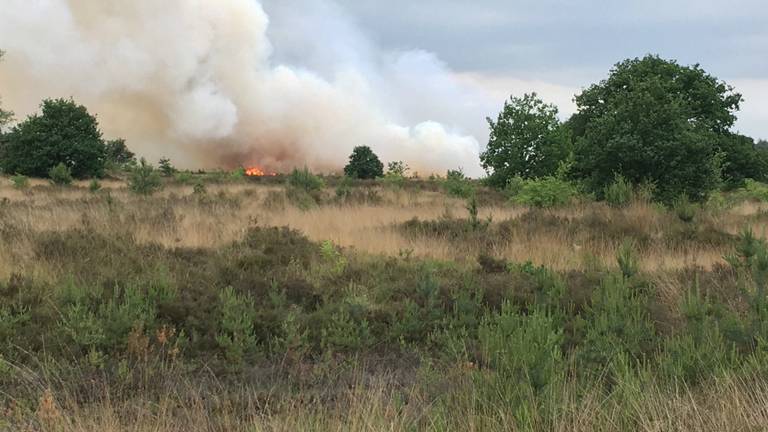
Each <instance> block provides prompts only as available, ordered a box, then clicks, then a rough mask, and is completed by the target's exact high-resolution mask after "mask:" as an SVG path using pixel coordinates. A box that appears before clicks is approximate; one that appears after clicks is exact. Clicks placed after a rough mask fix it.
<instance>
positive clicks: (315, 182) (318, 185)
mask: <svg viewBox="0 0 768 432" xmlns="http://www.w3.org/2000/svg"><path fill="white" fill-rule="evenodd" d="M288 185H289V186H291V187H293V188H296V189H300V190H303V191H305V192H309V193H311V192H318V191H320V190H322V189H323V188H324V187H325V182H324V181H323V179H321V178H320V177H318V176H316V175H314V174H312V171H310V170H309V168H307V167H304V168H303V169H298V168H295V169H294V170H293V172H292V173H291V175H290V176H289V177H288Z"/></svg>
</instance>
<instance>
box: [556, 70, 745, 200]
mask: <svg viewBox="0 0 768 432" xmlns="http://www.w3.org/2000/svg"><path fill="white" fill-rule="evenodd" d="M741 100H742V98H741V95H740V94H738V93H736V92H735V91H734V90H733V88H732V87H730V86H728V85H727V84H725V83H724V82H722V81H720V80H718V79H717V78H715V77H713V76H711V75H709V74H707V73H706V72H705V71H704V70H703V69H701V68H700V67H699V66H698V65H694V66H681V65H679V64H678V63H677V62H675V61H669V60H664V59H661V58H659V57H658V56H652V55H649V56H646V57H644V58H642V59H633V60H626V61H624V62H621V63H619V64H617V65H616V66H615V67H614V69H613V70H612V71H611V73H610V75H609V77H608V78H607V79H606V80H604V81H602V82H600V83H599V84H595V85H592V86H591V87H589V88H587V89H586V90H584V92H583V93H581V94H580V95H578V96H576V104H577V106H578V112H577V113H576V114H575V115H574V116H573V117H572V118H571V120H569V122H568V125H569V127H570V128H571V130H572V133H573V135H574V137H575V142H576V148H575V162H576V164H575V167H574V172H575V174H576V175H579V176H580V177H582V178H583V179H585V180H586V184H587V186H588V187H590V188H591V189H592V191H594V192H595V193H597V194H598V195H599V194H601V193H602V192H601V191H602V190H603V189H604V187H605V186H606V185H607V184H609V183H610V182H612V181H613V179H614V178H615V176H616V174H621V175H622V176H624V177H625V178H626V179H628V180H630V181H632V182H635V183H639V182H642V181H652V182H654V183H655V184H656V187H657V192H658V198H659V199H661V200H663V201H671V200H673V199H675V198H676V197H677V196H680V195H682V194H685V195H688V196H689V197H690V198H691V199H694V200H702V199H704V198H706V196H707V194H708V193H709V192H710V191H711V190H713V189H714V188H715V187H717V185H718V184H719V182H720V174H721V169H722V168H723V162H724V160H723V159H724V158H725V157H726V156H725V154H723V153H727V149H722V148H721V144H722V142H723V141H722V139H723V137H725V136H727V135H728V134H729V130H730V128H731V126H732V125H733V123H734V121H735V120H736V117H735V112H736V111H738V109H739V103H740V102H741ZM723 150H726V151H723Z"/></svg>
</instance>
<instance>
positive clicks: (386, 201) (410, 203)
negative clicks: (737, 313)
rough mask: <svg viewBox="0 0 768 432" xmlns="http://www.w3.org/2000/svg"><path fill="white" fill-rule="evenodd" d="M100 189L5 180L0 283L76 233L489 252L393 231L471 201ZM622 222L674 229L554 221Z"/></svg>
mask: <svg viewBox="0 0 768 432" xmlns="http://www.w3.org/2000/svg"><path fill="white" fill-rule="evenodd" d="M103 186H104V190H103V191H102V192H101V193H99V194H93V193H91V192H89V191H88V190H87V186H86V185H85V184H78V185H76V187H73V188H55V187H51V186H48V185H45V184H44V183H40V182H39V181H35V182H34V184H33V186H32V187H31V188H30V189H28V190H26V191H20V190H16V189H14V188H13V187H12V186H11V185H10V182H8V181H7V180H3V179H0V201H2V204H0V216H2V218H0V228H2V229H5V230H6V231H8V230H11V231H12V232H11V234H12V235H5V236H2V238H3V239H4V240H3V243H4V244H2V245H0V246H2V247H0V277H7V276H8V275H10V274H11V273H13V272H18V271H24V272H28V273H29V272H31V273H33V274H36V273H39V272H43V273H45V270H44V269H40V268H37V267H36V263H35V259H34V254H33V252H32V250H31V247H30V238H32V237H33V236H34V235H35V234H36V233H40V232H45V231H63V230H68V229H73V228H87V229H89V230H94V231H96V232H104V233H109V232H112V231H114V230H122V231H126V232H128V233H130V234H132V235H133V236H134V237H135V238H136V239H137V240H138V241H140V242H154V243H158V244H160V245H163V246H166V247H189V248H216V247H220V246H222V245H224V244H227V243H230V242H233V241H236V240H238V239H239V238H241V236H242V233H243V232H244V231H245V230H246V229H247V228H248V227H249V226H251V225H253V224H255V223H258V224H262V225H269V226H290V227H292V228H295V229H298V230H300V231H302V232H304V233H305V234H306V235H307V236H308V237H309V238H310V239H312V240H316V241H324V240H331V241H333V242H334V243H336V244H338V245H340V246H343V247H348V248H353V249H355V250H358V251H360V252H364V253H371V254H384V255H398V254H401V253H408V254H411V255H413V256H417V257H429V258H434V259H439V260H452V261H458V262H470V261H474V259H475V258H476V257H477V255H478V254H479V253H481V252H488V251H486V250H481V249H480V248H478V247H474V246H473V245H470V244H467V245H462V247H457V246H456V244H455V243H453V242H451V241H449V240H448V239H447V238H440V237H439V236H438V237H430V238H413V237H410V236H407V235H404V234H403V233H402V232H401V231H400V230H398V229H396V228H395V225H397V224H401V223H403V222H405V221H407V220H409V219H412V218H419V219H421V220H433V219H437V218H440V217H442V216H445V215H453V216H457V217H466V213H467V211H466V209H465V205H466V203H465V202H464V201H462V200H458V199H454V198H449V197H447V196H446V195H444V194H442V193H439V192H429V191H421V192H416V191H392V190H388V189H379V193H380V195H381V196H382V197H383V202H382V203H381V204H376V205H374V204H368V203H363V204H348V205H321V206H318V207H314V208H310V209H308V210H302V209H299V208H297V207H295V206H292V205H290V204H288V205H278V206H275V205H273V204H272V203H271V201H270V199H269V197H270V194H276V193H277V194H279V193H280V192H281V191H282V188H281V187H280V186H266V185H259V184H249V183H238V184H222V185H210V186H208V196H209V197H210V198H209V199H207V200H204V201H201V200H199V199H195V198H194V197H193V188H192V186H182V185H174V186H169V187H166V188H165V189H164V190H163V191H162V192H161V193H159V194H157V195H155V196H153V197H150V198H143V197H138V196H135V195H133V194H131V193H130V192H129V191H128V190H127V189H126V188H125V185H124V184H123V183H121V182H118V181H108V182H104V185H103ZM331 193H332V191H331ZM331 193H329V195H330V194H331ZM107 194H108V196H109V198H107ZM526 211H527V209H525V208H521V207H513V206H502V207H483V208H481V209H480V217H481V218H482V219H487V218H492V219H493V220H494V221H503V220H506V219H510V218H518V217H520V216H521V215H522V214H524V213H525V212H526ZM612 212H613V213H612ZM615 212H621V213H622V217H623V218H624V219H625V220H626V221H628V222H629V223H631V224H633V225H635V226H637V227H639V229H642V230H644V231H646V232H648V233H650V235H651V236H652V237H659V236H661V235H663V234H662V233H663V231H664V229H665V224H666V223H667V222H668V220H669V219H668V217H669V215H665V214H663V212H662V211H660V210H659V209H658V208H656V207H655V206H653V205H649V204H645V203H636V204H634V205H632V206H631V207H629V208H627V209H624V210H612V209H608V208H606V207H605V206H603V205H601V204H582V205H577V206H572V207H568V208H565V209H559V210H552V211H550V212H549V213H550V214H552V215H555V216H560V217H569V218H582V217H585V216H588V215H590V214H595V213H600V214H604V215H607V217H608V218H610V217H612V216H611V215H612V214H615ZM764 214H765V206H764V205H759V204H753V203H745V204H742V205H740V206H738V207H736V208H734V209H732V210H730V211H726V212H723V213H719V214H717V215H707V216H706V217H707V218H709V221H710V223H713V224H715V225H716V226H718V227H719V228H720V229H721V230H722V231H725V232H729V233H732V234H736V233H738V232H739V231H740V230H741V229H743V228H744V227H745V226H751V227H752V228H753V229H754V230H755V231H756V233H757V234H758V235H761V236H765V235H766V233H768V217H762V216H763V215H764ZM617 247H618V243H617V242H616V240H615V239H610V238H601V235H600V233H599V232H596V233H591V234H590V236H589V241H586V242H580V241H574V239H573V236H572V235H566V234H564V233H563V231H562V230H558V229H552V230H536V231H534V232H531V233H527V232H516V233H515V237H514V240H513V241H511V242H499V244H497V245H495V246H494V247H493V249H492V250H491V251H490V252H491V253H492V254H494V255H496V256H498V257H500V258H505V259H508V260H513V261H518V262H525V261H529V260H530V261H532V262H533V263H535V264H538V265H546V266H548V267H550V268H553V269H557V270H569V269H582V268H584V266H586V265H589V262H591V261H594V260H597V261H599V262H602V263H604V264H606V265H613V262H614V261H615V259H614V257H615V253H616V249H617ZM726 252H728V251H727V250H724V249H723V248H718V247H713V246H711V245H707V244H691V245H689V246H687V247H685V248H679V249H677V250H675V249H670V248H667V247H659V246H656V247H651V248H649V249H647V250H644V251H642V252H641V253H640V265H641V268H642V269H643V270H645V271H657V270H658V271H663V270H674V269H680V268H685V267H690V266H700V267H703V268H709V267H711V266H712V265H714V264H717V263H721V262H722V256H723V254H724V253H726Z"/></svg>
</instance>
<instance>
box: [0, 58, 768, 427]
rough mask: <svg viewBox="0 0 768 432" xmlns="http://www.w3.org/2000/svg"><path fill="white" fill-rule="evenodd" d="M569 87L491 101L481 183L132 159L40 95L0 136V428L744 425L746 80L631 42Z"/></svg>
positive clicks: (749, 227) (750, 160)
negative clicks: (600, 71) (593, 74)
mask: <svg viewBox="0 0 768 432" xmlns="http://www.w3.org/2000/svg"><path fill="white" fill-rule="evenodd" d="M576 100H577V104H578V105H579V112H578V113H577V114H575V115H574V116H573V117H572V118H571V119H569V120H568V121H567V122H561V121H560V120H559V119H558V117H557V109H556V108H555V107H554V106H552V105H548V104H546V103H544V102H543V101H541V100H540V99H538V97H537V96H536V95H525V96H523V97H519V98H512V99H511V100H510V102H509V103H507V104H506V105H505V107H504V109H503V111H502V113H501V114H500V115H499V117H498V120H497V121H489V123H490V126H491V140H490V142H489V145H488V148H487V150H486V151H485V152H484V153H483V155H482V157H481V159H482V163H483V165H484V166H485V168H486V169H487V170H488V174H489V175H488V178H486V179H483V180H473V179H469V178H467V177H466V176H465V174H464V172H463V171H462V170H461V169H456V170H451V171H448V172H447V173H446V175H445V176H444V177H439V176H434V175H433V176H431V177H430V178H429V179H423V178H418V176H413V177H411V174H410V172H409V171H410V170H409V168H408V166H407V165H406V164H405V163H404V162H399V161H388V164H387V165H386V168H387V169H386V172H385V165H384V163H382V161H381V160H379V158H378V156H377V155H376V154H375V153H374V150H373V149H371V148H369V147H366V146H361V147H358V148H356V149H354V151H353V153H352V155H351V156H350V160H349V164H348V165H347V166H346V168H345V169H344V174H345V176H344V177H338V176H332V175H328V176H318V175H317V174H316V173H313V172H312V171H311V170H310V169H308V168H306V167H304V168H296V169H294V170H293V171H292V172H291V173H290V174H286V175H274V176H272V175H269V174H268V173H265V172H263V171H262V170H261V169H260V168H253V169H248V170H246V169H245V168H242V167H241V168H238V169H235V170H233V171H215V172H204V171H199V172H191V171H185V170H179V169H177V168H176V167H174V166H173V163H172V161H171V160H170V159H168V158H163V159H162V160H160V161H159V166H158V168H155V167H154V166H153V164H152V163H150V162H148V161H146V160H145V159H142V158H140V159H138V160H137V158H136V155H134V154H133V153H132V152H131V151H130V150H129V148H128V146H127V145H126V142H125V141H123V140H121V139H116V140H112V141H105V140H104V138H103V137H102V134H101V132H100V130H99V127H98V123H97V121H96V119H95V117H93V116H91V115H90V114H89V113H88V111H87V109H86V108H85V107H83V106H80V105H77V104H76V103H75V102H74V101H73V100H62V99H57V100H48V101H45V102H43V104H42V114H40V115H32V116H30V117H28V118H27V119H26V120H25V121H22V122H20V123H18V124H15V125H13V127H12V128H10V129H7V128H6V129H3V130H0V132H2V133H0V167H1V168H2V169H3V170H4V172H5V173H6V174H7V175H5V176H3V177H0V429H8V430H28V431H37V430H45V431H48V430H52V431H64V432H69V431H90V430H100V431H113V430H114V431H117V430H121V431H122V430H133V431H137V432H138V431H140V432H143V431H157V430H162V431H228V430H256V431H261V430H264V431H296V430H305V431H317V430H338V431H347V430H375V431H379V430H398V431H399V430H404V431H411V430H433V431H448V430H462V431H463V430H467V431H507V430H520V431H529V430H530V431H534V430H556V431H561V430H562V431H566V430H567V431H572V430H576V431H582V430H583V431H595V430H606V431H614V430H644V431H674V430H678V431H688V430H703V431H727V430H733V431H737V430H738V431H742V430H761V429H764V428H765V425H766V424H768V408H767V407H768V296H767V295H766V294H767V293H766V285H767V284H768V242H767V241H766V227H767V224H768V186H767V185H765V184H764V183H762V181H765V180H766V179H768V149H767V148H766V145H765V143H757V144H756V143H755V142H754V140H753V139H752V138H748V137H743V136H740V135H738V134H736V133H734V132H732V131H731V127H732V125H733V122H734V121H735V115H734V112H735V111H736V110H737V108H738V104H739V102H740V101H741V95H739V94H737V93H735V92H734V90H733V89H732V88H730V87H728V86H727V85H725V84H724V83H721V82H719V81H717V80H716V79H715V78H713V77H711V76H709V75H707V74H706V73H705V72H704V71H702V70H701V69H700V68H699V67H698V66H693V67H682V66H679V65H677V64H676V63H675V62H669V61H664V60H661V59H659V58H658V57H654V56H648V57H646V58H644V59H635V60H628V61H626V62H623V63H620V64H618V65H617V66H616V68H615V69H614V70H613V71H612V72H611V75H610V77H609V78H608V79H607V80H605V81H603V82H601V83H599V84H596V85H594V86H592V87H590V88H588V89H587V90H585V91H584V92H583V93H582V94H581V95H579V96H577V98H576ZM11 120H12V114H11V113H10V112H5V111H0V127H2V126H6V124H9V123H10V122H11ZM254 172H255V173H256V174H258V175H260V176H259V177H250V176H251V175H252V174H253V173H254ZM42 178H45V180H43V179H42Z"/></svg>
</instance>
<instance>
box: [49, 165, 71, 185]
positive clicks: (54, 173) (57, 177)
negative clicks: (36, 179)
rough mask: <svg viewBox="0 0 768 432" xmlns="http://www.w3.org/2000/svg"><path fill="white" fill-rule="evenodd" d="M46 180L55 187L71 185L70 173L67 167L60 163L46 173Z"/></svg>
mask: <svg viewBox="0 0 768 432" xmlns="http://www.w3.org/2000/svg"><path fill="white" fill-rule="evenodd" d="M48 178H50V179H51V182H52V183H53V184H55V185H57V186H69V185H70V184H72V171H71V170H70V169H69V167H68V166H66V165H64V164H63V163H60V164H58V165H56V166H55V167H53V168H51V169H50V170H49V171H48Z"/></svg>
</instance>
